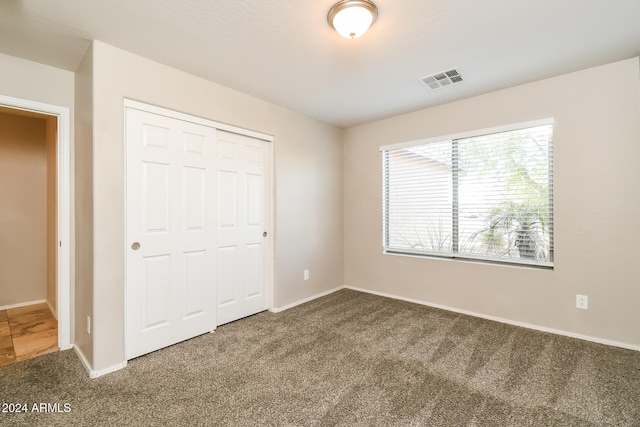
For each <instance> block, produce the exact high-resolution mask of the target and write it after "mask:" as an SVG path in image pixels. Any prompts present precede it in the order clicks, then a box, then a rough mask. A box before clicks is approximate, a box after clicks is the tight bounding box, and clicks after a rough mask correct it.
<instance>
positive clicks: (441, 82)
mask: <svg viewBox="0 0 640 427" xmlns="http://www.w3.org/2000/svg"><path fill="white" fill-rule="evenodd" d="M420 81H421V82H422V84H423V85H425V86H426V87H428V88H429V89H438V88H441V87H444V86H451V85H453V84H456V83H460V82H462V81H464V80H462V76H461V75H460V73H459V72H458V70H456V69H455V68H452V69H451V70H447V71H442V72H439V73H435V74H431V75H430V76H425V77H422V78H421V79H420Z"/></svg>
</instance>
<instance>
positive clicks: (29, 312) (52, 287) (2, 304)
mask: <svg viewBox="0 0 640 427" xmlns="http://www.w3.org/2000/svg"><path fill="white" fill-rule="evenodd" d="M56 134H57V119H56V118H55V117H54V116H48V115H43V114H40V113H35V112H32V111H23V110H16V109H11V108H6V107H0V182H2V186H0V200H1V201H2V203H0V235H1V236H2V244H1V245H0V340H2V343H0V365H2V364H9V363H12V361H13V362H19V361H22V360H26V359H30V358H33V357H35V356H38V355H40V354H44V353H48V352H51V351H56V350H57V349H58V322H57V319H56V317H57V308H56V307H57V296H56V293H57V284H56V268H57V266H56V241H57V239H56V203H57V197H56V146H57V143H56Z"/></svg>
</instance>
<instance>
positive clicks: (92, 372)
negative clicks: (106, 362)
mask: <svg viewBox="0 0 640 427" xmlns="http://www.w3.org/2000/svg"><path fill="white" fill-rule="evenodd" d="M73 349H74V350H75V352H76V355H78V358H79V359H80V361H81V362H82V366H84V369H85V371H87V374H89V378H98V377H101V376H103V375H106V374H110V373H111V372H115V371H119V370H120V369H123V368H126V367H127V361H126V360H125V361H124V362H122V363H119V364H117V365H115V366H111V367H109V368H107V369H102V370H100V371H96V370H93V369H91V365H89V362H88V361H87V358H86V357H85V355H84V353H82V350H80V348H79V347H78V346H76V345H74V346H73Z"/></svg>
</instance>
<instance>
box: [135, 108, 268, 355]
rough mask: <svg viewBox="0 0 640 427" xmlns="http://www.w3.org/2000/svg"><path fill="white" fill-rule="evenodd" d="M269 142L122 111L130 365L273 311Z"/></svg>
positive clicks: (159, 117) (138, 111)
mask: <svg viewBox="0 0 640 427" xmlns="http://www.w3.org/2000/svg"><path fill="white" fill-rule="evenodd" d="M267 144H268V142H265V141H262V140H258V139H254V138H250V137H247V136H241V135H236V134H233V133H229V132H225V131H221V130H218V129H216V128H214V127H210V126H205V125H202V124H197V123H193V122H189V121H187V120H180V119H177V118H173V117H168V116H165V115H160V114H154V113H150V112H146V111H141V110H138V109H134V108H127V109H126V147H127V148H126V151H127V158H126V174H127V175H126V244H127V247H126V254H127V256H126V321H125V323H126V358H127V359H132V358H134V357H138V356H140V355H143V354H146V353H149V352H152V351H155V350H158V349H160V348H163V347H166V346H169V345H172V344H175V343H178V342H180V341H183V340H186V339H189V338H193V337H195V336H197V335H201V334H203V333H206V332H209V331H211V330H213V329H215V327H216V326H217V325H219V324H222V323H226V322H230V321H233V320H237V319H239V318H241V317H245V316H248V315H251V314H255V313H257V312H259V311H263V310H266V309H267V308H268V298H267V286H266V283H267V255H268V253H267V244H266V239H267V237H266V236H264V235H263V234H264V232H265V231H266V230H267V229H266V221H265V219H266V218H267V214H266V213H267V212H268V210H267V206H268V205H267V203H268V187H267V186H266V184H267V183H266V179H265V176H266V175H265V172H266V171H267V168H268V161H269V159H268V152H269V151H268V150H266V148H265V146H266V145H267ZM258 230H259V231H258Z"/></svg>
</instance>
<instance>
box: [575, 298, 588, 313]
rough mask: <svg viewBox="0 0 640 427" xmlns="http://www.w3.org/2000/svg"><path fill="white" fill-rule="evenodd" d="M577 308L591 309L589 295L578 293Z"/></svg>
mask: <svg viewBox="0 0 640 427" xmlns="http://www.w3.org/2000/svg"><path fill="white" fill-rule="evenodd" d="M576 308H579V309H581V310H588V309H589V297H588V296H587V295H576Z"/></svg>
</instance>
